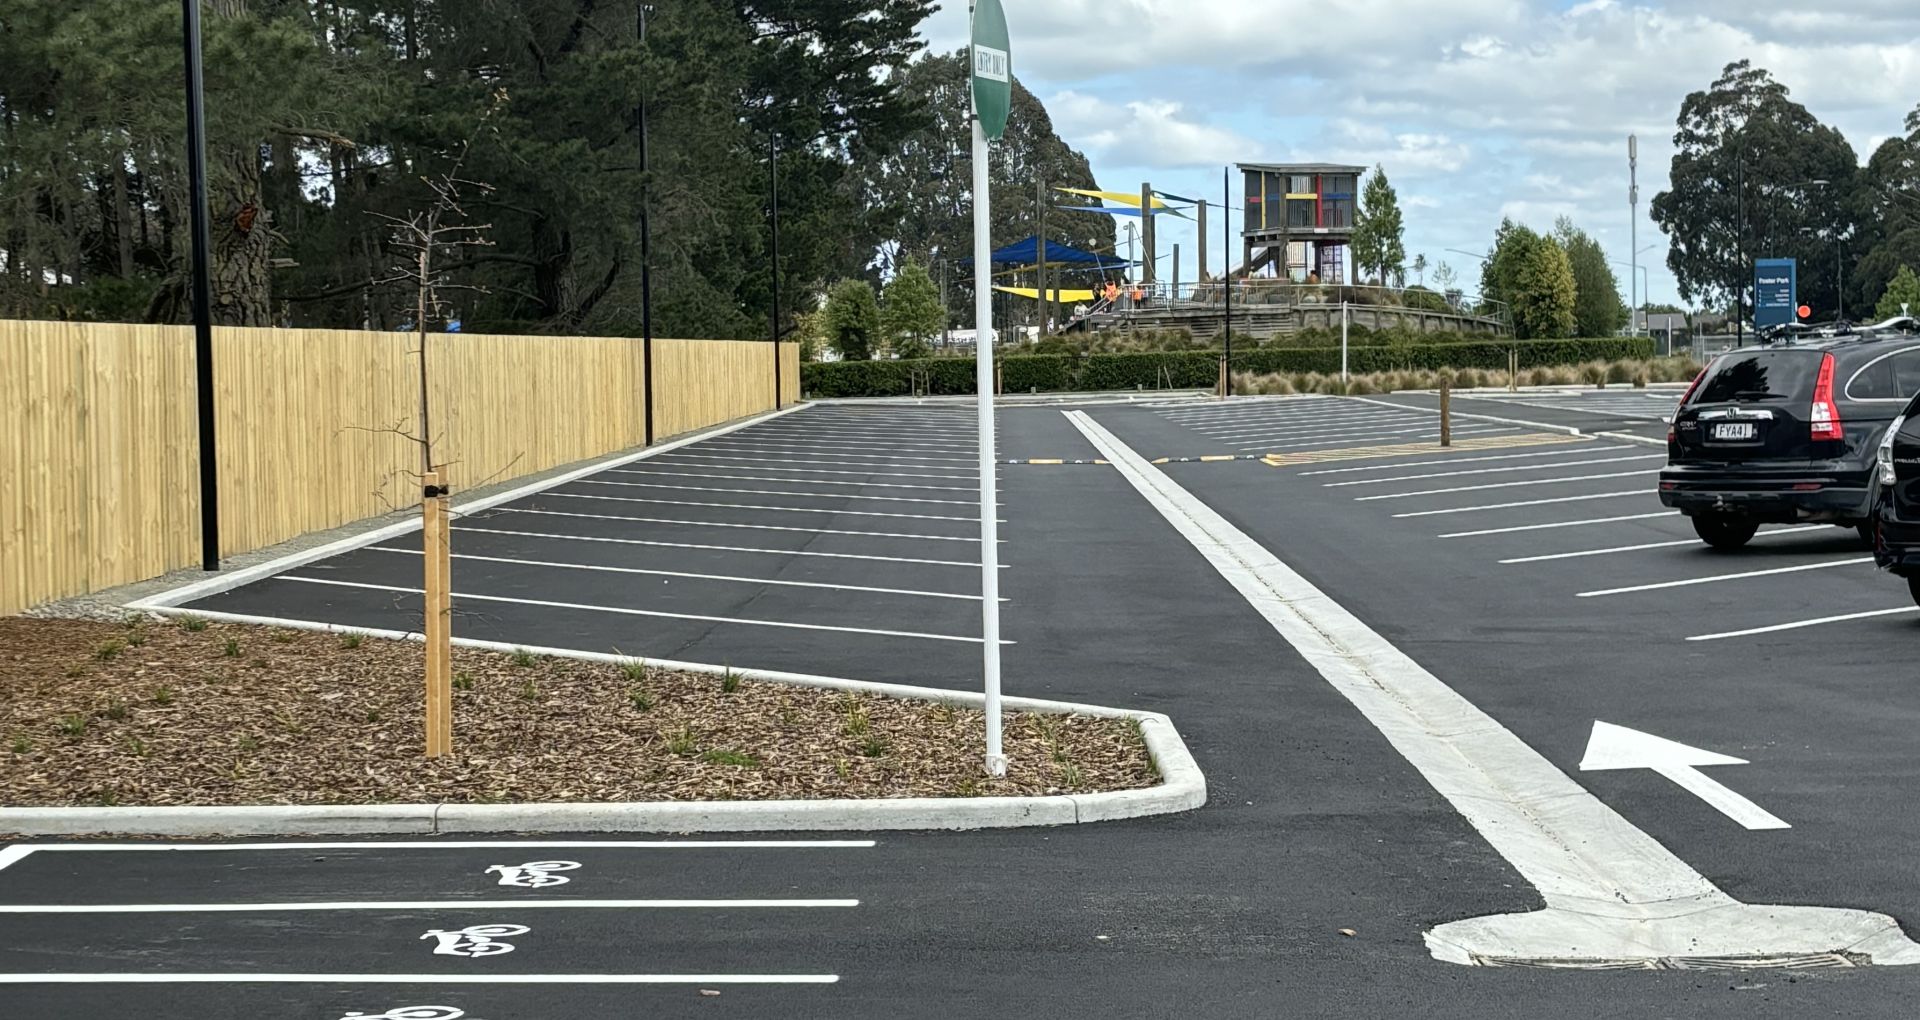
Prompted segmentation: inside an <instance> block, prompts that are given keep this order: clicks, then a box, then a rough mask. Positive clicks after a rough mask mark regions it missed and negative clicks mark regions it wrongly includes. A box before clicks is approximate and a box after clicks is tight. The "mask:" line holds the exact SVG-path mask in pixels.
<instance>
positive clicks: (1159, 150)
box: [1045, 90, 1261, 168]
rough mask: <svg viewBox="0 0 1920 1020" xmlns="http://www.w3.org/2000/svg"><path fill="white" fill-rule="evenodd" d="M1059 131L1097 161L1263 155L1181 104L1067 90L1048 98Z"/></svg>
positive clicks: (1199, 162)
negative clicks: (1113, 99) (1195, 116)
mask: <svg viewBox="0 0 1920 1020" xmlns="http://www.w3.org/2000/svg"><path fill="white" fill-rule="evenodd" d="M1045 102H1046V105H1047V113H1048V115H1049V116H1051V117H1052V118H1053V126H1054V130H1055V131H1057V132H1059V134H1060V135H1061V137H1063V138H1065V139H1067V140H1068V141H1069V142H1071V143H1072V144H1073V145H1074V146H1075V147H1077V148H1080V149H1081V150H1082V151H1084V152H1086V153H1087V154H1088V156H1089V157H1091V158H1093V159H1094V160H1095V161H1096V162H1110V163H1118V164H1123V165H1126V166H1135V167H1150V168H1175V167H1196V166H1220V165H1222V164H1224V163H1229V162H1232V161H1234V160H1236V159H1239V160H1257V159H1260V158H1261V150H1260V145H1259V143H1258V142H1256V141H1254V140H1253V139H1251V138H1247V137H1244V136H1242V135H1239V134H1237V133H1235V132H1233V131H1230V130H1227V129H1225V128H1219V127H1212V126H1209V125H1207V124H1203V123H1200V122H1198V121H1196V120H1194V119H1193V118H1192V116H1191V115H1189V114H1188V113H1187V112H1186V110H1185V108H1184V107H1182V106H1181V104H1179V103H1177V102H1173V101H1171V100H1164V99H1136V100H1130V101H1127V102H1120V103H1115V102H1110V101H1108V100H1105V99H1101V98H1099V97H1096V96H1092V95H1088V94H1086V93H1082V92H1074V91H1071V90H1069V91H1066V92H1061V93H1058V94H1057V95H1054V96H1053V97H1051V98H1049V99H1046V100H1045Z"/></svg>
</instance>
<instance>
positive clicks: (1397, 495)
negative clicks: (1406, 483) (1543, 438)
mask: <svg viewBox="0 0 1920 1020" xmlns="http://www.w3.org/2000/svg"><path fill="white" fill-rule="evenodd" d="M1659 473H1660V469H1659V468H1651V469H1647V470H1640V471H1609V472H1607V473H1605V474H1598V475H1563V476H1561V477H1559V478H1526V479H1522V480H1520V481H1517V482H1487V483H1486V484H1484V485H1455V486H1452V487H1450V488H1445V489H1419V490H1416V491H1413V492H1386V493H1381V494H1380V495H1378V496H1355V497H1354V499H1353V501H1354V502H1355V503H1371V502H1373V501H1375V500H1380V499H1407V498H1409V497H1413V496H1444V495H1447V494H1448V493H1453V492H1484V491H1486V490H1488V489H1519V488H1525V487H1527V486H1529V485H1567V484H1570V483H1572V482H1597V481H1601V480H1603V479H1607V478H1629V477H1632V476H1634V475H1657V474H1659Z"/></svg>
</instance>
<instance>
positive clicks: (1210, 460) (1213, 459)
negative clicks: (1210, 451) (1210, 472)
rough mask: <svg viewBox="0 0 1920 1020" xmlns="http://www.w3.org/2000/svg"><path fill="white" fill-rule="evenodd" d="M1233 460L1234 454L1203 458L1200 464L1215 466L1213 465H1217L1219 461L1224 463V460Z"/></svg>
mask: <svg viewBox="0 0 1920 1020" xmlns="http://www.w3.org/2000/svg"><path fill="white" fill-rule="evenodd" d="M1232 459H1233V455H1232V454H1224V455H1216V456H1212V457H1202V458H1200V463H1202V464H1213V463H1217V462H1219V461H1223V460H1232Z"/></svg>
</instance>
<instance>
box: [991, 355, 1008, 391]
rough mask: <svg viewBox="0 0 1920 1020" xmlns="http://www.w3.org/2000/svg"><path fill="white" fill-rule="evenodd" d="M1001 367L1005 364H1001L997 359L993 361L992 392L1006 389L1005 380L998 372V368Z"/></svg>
mask: <svg viewBox="0 0 1920 1020" xmlns="http://www.w3.org/2000/svg"><path fill="white" fill-rule="evenodd" d="M1003 367H1005V366H1003V365H1001V363H1000V362H998V361H995V362H994V363H993V392H994V393H995V394H996V395H997V394H1001V393H1005V392H1006V391H1007V386H1006V380H1005V379H1004V378H1003V377H1002V376H1001V374H1000V370H1001V369H1002V368H1003Z"/></svg>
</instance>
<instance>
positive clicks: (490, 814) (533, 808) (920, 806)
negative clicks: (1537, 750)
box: [0, 608, 1207, 855]
mask: <svg viewBox="0 0 1920 1020" xmlns="http://www.w3.org/2000/svg"><path fill="white" fill-rule="evenodd" d="M149 611H151V612H158V613H162V614H165V615H173V616H201V617H207V618H212V619H221V620H226V621H229V622H235V623H256V622H259V621H257V620H252V619H249V618H247V617H244V616H239V615H233V614H208V613H204V612H202V613H188V612H184V611H181V610H177V609H166V608H159V609H150V610H149ZM274 625H275V626H283V627H287V626H292V627H301V628H302V629H310V630H322V631H334V632H340V633H346V632H348V631H352V632H354V633H358V634H363V635H365V636H368V637H375V638H386V639H391V640H419V638H420V636H419V635H418V634H405V633H400V632H398V631H386V632H370V631H366V630H363V629H358V628H346V627H338V626H334V625H330V624H295V623H290V622H287V621H275V624H274ZM455 643H456V644H458V645H461V646H463V647H467V648H478V649H484V650H488V651H496V652H514V651H526V652H532V653H534V654H536V655H541V656H549V657H555V658H575V659H580V660H584V661H592V662H610V663H616V664H617V663H624V662H629V661H632V660H631V658H629V657H625V656H617V655H600V654H594V653H589V652H579V651H572V650H569V649H561V648H528V647H526V646H509V645H504V644H500V643H498V642H491V641H474V640H466V639H457V638H456V639H455ZM646 661H647V664H648V665H650V666H654V667H657V668H660V669H669V670H679V671H684V672H694V673H711V674H714V675H720V674H722V673H725V672H729V669H728V668H727V667H721V666H712V665H707V664H704V663H688V662H667V661H661V660H658V659H648V660H646ZM730 671H731V672H732V673H734V674H735V675H737V676H740V677H744V678H746V679H749V680H761V681H766V682H772V683H786V684H795V685H799V686H804V687H818V688H825V689H828V690H840V691H858V692H861V693H865V694H872V695H876V696H879V697H888V698H905V699H914V700H922V701H930V702H935V703H939V704H947V705H952V706H954V707H956V708H971V709H978V708H980V706H981V703H982V702H983V701H984V698H983V696H982V695H980V694H978V693H974V692H971V691H948V690H939V689H935V688H930V687H910V686H906V685H901V684H883V683H871V682H868V681H862V680H844V679H840V678H838V677H824V676H809V675H806V674H799V673H782V672H774V671H765V670H751V669H731V670H730ZM1002 704H1003V705H1004V706H1005V708H1006V710H1007V711H1010V712H1035V713H1040V714H1044V715H1089V716H1100V717H1104V718H1119V719H1133V720H1137V721H1138V722H1139V725H1140V733H1141V737H1142V738H1143V739H1144V740H1145V741H1146V745H1147V753H1148V754H1149V755H1150V756H1152V758H1153V764H1154V768H1155V770H1156V771H1157V772H1158V773H1159V775H1160V779H1161V782H1160V785H1158V786H1151V787H1147V788H1145V789H1139V790H1118V791H1111V792H1106V793H1085V794H1059V795H1054V796H1044V797H1032V796H1028V797H900V798H888V799H872V800H777V801H685V802H680V801H656V802H632V803H603V804H584V803H582V804H576V803H548V804H366V805H287V806H283V805H236V806H209V807H73V808H37V807H35V808H0V834H16V835H23V836H48V835H69V836H71V835H104V834H115V835H146V836H284V835H296V834H302V835H304V834H313V835H345V834H354V835H375V834H379V835H399V834H413V835H419V834H445V833H498V832H801V831H815V832H818V831H842V830H860V831H868V832H875V831H886V830H928V829H1002V828H1017V827H1021V826H1038V825H1074V824H1079V823H1083V822H1101V821H1113V820H1117V819H1122V818H1140V817H1145V816H1148V815H1163V814H1174V813H1177V812H1181V811H1191V810H1193V809H1195V808H1198V807H1201V806H1202V805H1204V804H1206V802H1207V781H1206V777H1205V776H1204V775H1202V774H1201V772H1200V767H1199V765H1197V764H1196V763H1195V762H1194V760H1193V755H1192V753H1191V752H1189V751H1188V750H1187V745H1186V743H1185V742H1184V741H1183V740H1181V739H1180V733H1179V731H1178V730H1176V729H1175V728H1174V725H1173V721H1172V720H1171V719H1169V718H1167V717H1166V716H1164V715H1161V714H1159V713H1156V712H1131V711H1125V710H1122V709H1115V708H1106V707H1102V706H1099V705H1077V704H1071V703H1068V702H1060V701H1044V700H1039V699H1034V698H1005V699H1003V700H1002ZM5 853H6V851H5V850H0V855H4V854H5Z"/></svg>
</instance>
